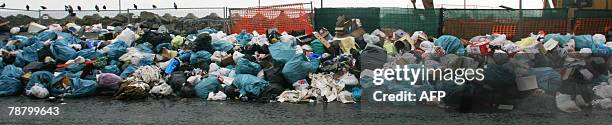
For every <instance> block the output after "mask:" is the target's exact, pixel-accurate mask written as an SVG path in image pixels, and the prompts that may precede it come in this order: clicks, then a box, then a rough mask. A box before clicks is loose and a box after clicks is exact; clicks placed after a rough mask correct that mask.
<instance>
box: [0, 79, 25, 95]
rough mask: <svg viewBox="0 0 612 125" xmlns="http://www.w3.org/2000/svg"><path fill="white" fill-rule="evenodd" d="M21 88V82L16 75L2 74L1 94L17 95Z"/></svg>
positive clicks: (0, 81) (0, 80) (0, 82)
mask: <svg viewBox="0 0 612 125" xmlns="http://www.w3.org/2000/svg"><path fill="white" fill-rule="evenodd" d="M19 90H21V82H20V80H19V79H17V78H15V77H9V76H5V75H1V76H0V96H11V95H16V94H17V93H18V92H19Z"/></svg>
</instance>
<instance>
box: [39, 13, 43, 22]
mask: <svg viewBox="0 0 612 125" xmlns="http://www.w3.org/2000/svg"><path fill="white" fill-rule="evenodd" d="M42 20H43V19H42V10H38V24H42Z"/></svg>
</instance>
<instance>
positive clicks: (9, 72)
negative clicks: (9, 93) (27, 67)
mask: <svg viewBox="0 0 612 125" xmlns="http://www.w3.org/2000/svg"><path fill="white" fill-rule="evenodd" d="M1 75H2V76H7V77H11V78H20V77H21V75H23V70H22V69H21V68H19V67H16V66H15V65H7V66H5V67H4V69H2V74H1Z"/></svg>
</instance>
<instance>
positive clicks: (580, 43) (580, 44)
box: [574, 35, 593, 50]
mask: <svg viewBox="0 0 612 125" xmlns="http://www.w3.org/2000/svg"><path fill="white" fill-rule="evenodd" d="M574 42H576V50H580V49H582V48H591V47H592V46H593V37H592V36H591V35H579V36H574Z"/></svg>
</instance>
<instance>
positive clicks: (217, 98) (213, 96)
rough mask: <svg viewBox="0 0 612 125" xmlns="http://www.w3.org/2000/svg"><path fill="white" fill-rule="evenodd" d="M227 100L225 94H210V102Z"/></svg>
mask: <svg viewBox="0 0 612 125" xmlns="http://www.w3.org/2000/svg"><path fill="white" fill-rule="evenodd" d="M226 99H227V95H225V93H223V92H221V91H219V92H217V93H214V92H210V93H208V99H206V100H209V101H223V100H226Z"/></svg>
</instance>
